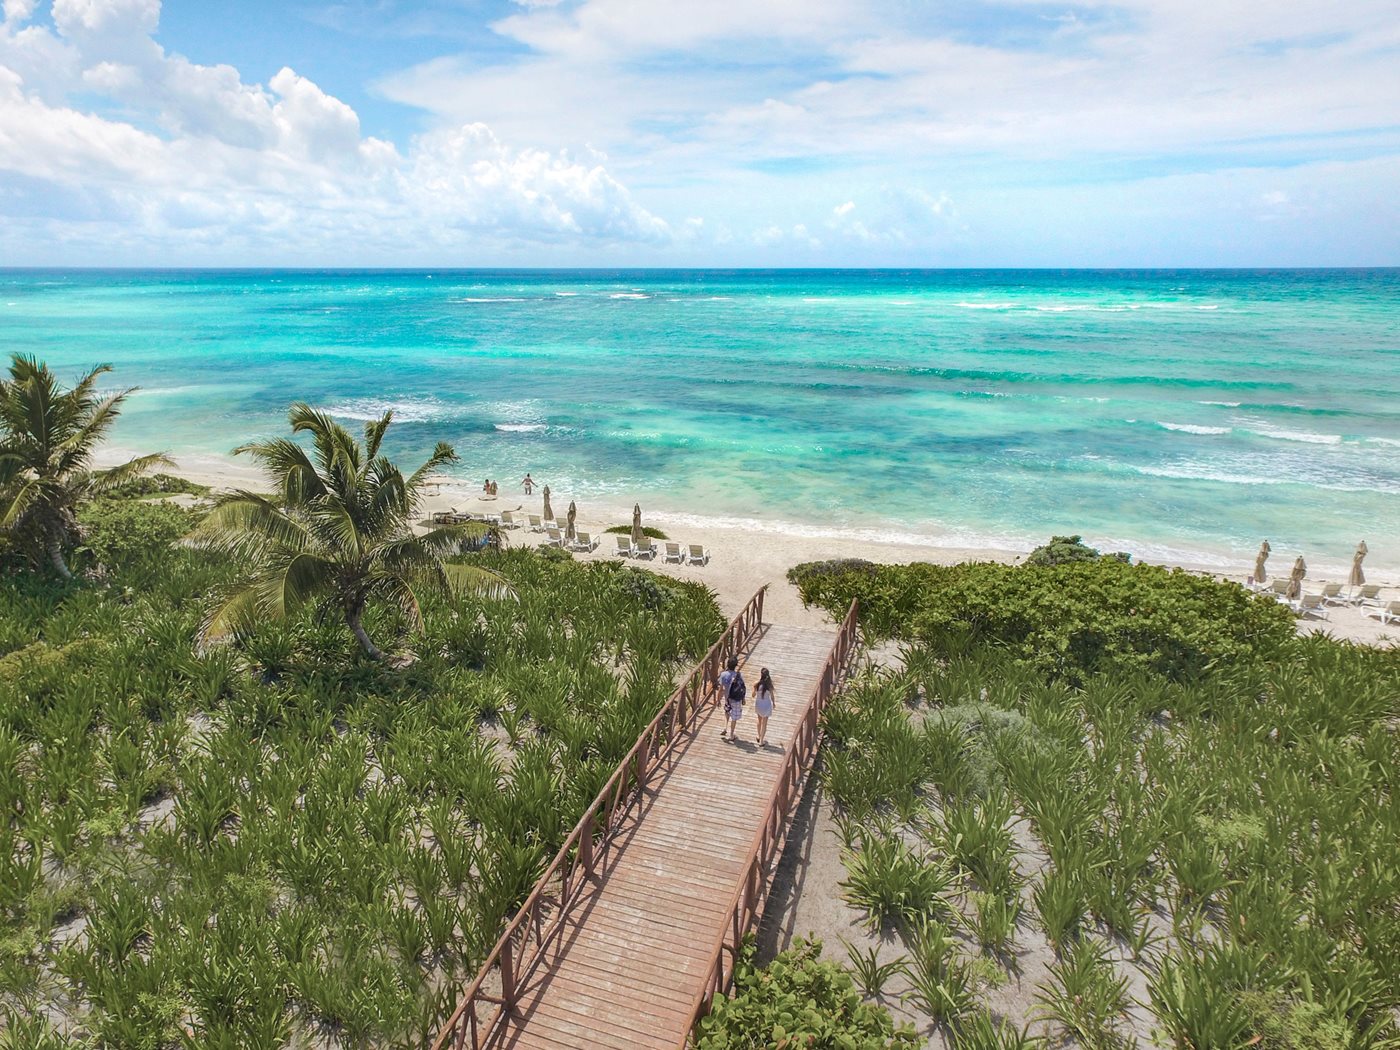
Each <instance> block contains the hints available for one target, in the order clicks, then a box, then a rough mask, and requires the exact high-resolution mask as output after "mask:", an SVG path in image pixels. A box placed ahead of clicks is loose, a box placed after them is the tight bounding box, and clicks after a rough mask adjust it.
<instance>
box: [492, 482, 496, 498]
mask: <svg viewBox="0 0 1400 1050" xmlns="http://www.w3.org/2000/svg"><path fill="white" fill-rule="evenodd" d="M496 488H497V486H496V483H495V482H494V481H493V482H491V495H493V496H494V495H496Z"/></svg>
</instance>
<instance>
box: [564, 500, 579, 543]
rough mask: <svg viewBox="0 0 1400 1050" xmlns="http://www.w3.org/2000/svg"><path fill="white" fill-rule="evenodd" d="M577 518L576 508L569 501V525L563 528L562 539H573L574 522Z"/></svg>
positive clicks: (572, 502) (571, 501)
mask: <svg viewBox="0 0 1400 1050" xmlns="http://www.w3.org/2000/svg"><path fill="white" fill-rule="evenodd" d="M577 517H578V506H577V505H576V504H575V503H574V501H573V500H569V523H568V524H567V525H565V526H564V538H565V539H566V540H572V539H573V538H574V520H575V519H576V518H577Z"/></svg>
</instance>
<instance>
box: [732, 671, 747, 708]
mask: <svg viewBox="0 0 1400 1050" xmlns="http://www.w3.org/2000/svg"><path fill="white" fill-rule="evenodd" d="M748 692H749V687H748V686H746V685H745V684H744V676H743V675H741V674H740V673H739V672H738V671H735V672H734V673H733V674H732V675H730V676H729V702H730V703H731V704H742V703H743V702H744V697H745V696H747V695H748Z"/></svg>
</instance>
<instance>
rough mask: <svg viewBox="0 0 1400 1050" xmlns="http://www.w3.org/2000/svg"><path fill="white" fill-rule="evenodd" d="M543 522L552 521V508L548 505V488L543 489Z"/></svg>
mask: <svg viewBox="0 0 1400 1050" xmlns="http://www.w3.org/2000/svg"><path fill="white" fill-rule="evenodd" d="M544 520H545V521H553V520H554V508H553V507H551V506H550V505H549V486H548V485H546V486H545V487H544Z"/></svg>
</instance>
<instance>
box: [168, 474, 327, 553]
mask: <svg viewBox="0 0 1400 1050" xmlns="http://www.w3.org/2000/svg"><path fill="white" fill-rule="evenodd" d="M187 542H188V543H189V545H190V546H192V547H195V548H197V549H201V550H211V551H219V552H222V553H226V554H231V555H234V556H241V557H248V558H250V559H252V560H254V561H256V562H261V561H262V560H263V557H264V555H265V553H266V550H267V547H268V545H269V544H272V545H276V546H280V547H282V548H284V549H286V550H289V551H294V552H299V551H308V550H312V549H314V547H315V544H314V541H313V540H312V538H311V536H310V534H309V533H308V532H307V530H306V528H305V527H304V526H303V525H302V524H301V523H300V522H298V521H296V520H294V519H293V518H292V517H290V516H289V515H288V514H286V513H285V512H284V511H283V510H282V509H281V508H280V507H277V506H275V505H274V504H273V503H271V502H270V501H269V500H268V499H267V498H266V497H265V496H260V495H258V494H257V493H255V492H247V491H244V490H238V491H235V492H231V493H227V494H226V495H223V496H221V497H219V499H218V501H217V502H216V503H215V505H214V509H213V510H211V511H210V512H209V513H208V514H207V515H205V518H204V520H203V521H202V522H200V523H199V525H198V526H197V527H196V528H195V530H194V531H193V532H192V533H190V535H189V536H188V537H187Z"/></svg>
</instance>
